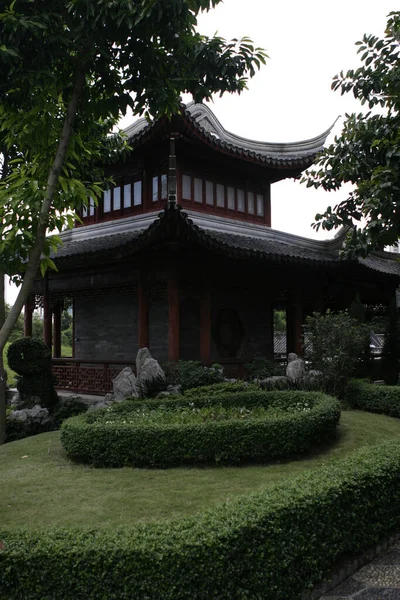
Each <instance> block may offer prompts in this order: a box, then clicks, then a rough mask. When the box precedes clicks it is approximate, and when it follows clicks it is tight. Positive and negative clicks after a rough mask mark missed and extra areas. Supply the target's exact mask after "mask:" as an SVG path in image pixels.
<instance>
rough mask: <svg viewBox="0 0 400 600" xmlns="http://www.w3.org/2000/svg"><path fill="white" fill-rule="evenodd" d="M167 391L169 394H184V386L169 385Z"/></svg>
mask: <svg viewBox="0 0 400 600" xmlns="http://www.w3.org/2000/svg"><path fill="white" fill-rule="evenodd" d="M167 392H168V393H169V394H182V388H181V386H180V385H168V386H167Z"/></svg>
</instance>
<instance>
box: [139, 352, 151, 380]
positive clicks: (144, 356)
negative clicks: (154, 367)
mask: <svg viewBox="0 0 400 600" xmlns="http://www.w3.org/2000/svg"><path fill="white" fill-rule="evenodd" d="M148 358H153V357H152V356H151V354H150V350H149V349H148V348H139V350H138V353H137V355H136V375H137V377H139V376H140V373H141V371H142V367H143V365H144V363H145V362H146V360H147V359H148Z"/></svg>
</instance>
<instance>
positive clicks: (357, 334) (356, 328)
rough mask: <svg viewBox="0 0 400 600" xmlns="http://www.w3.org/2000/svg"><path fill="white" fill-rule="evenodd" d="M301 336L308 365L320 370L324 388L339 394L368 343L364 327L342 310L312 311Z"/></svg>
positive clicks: (365, 327)
mask: <svg viewBox="0 0 400 600" xmlns="http://www.w3.org/2000/svg"><path fill="white" fill-rule="evenodd" d="M304 337H305V339H307V342H308V348H309V359H310V361H311V364H312V367H313V369H316V370H318V371H321V373H322V375H323V379H324V383H325V389H326V391H327V392H331V393H333V394H334V395H339V396H340V395H341V394H343V391H344V388H345V385H346V381H347V380H348V378H349V377H350V376H351V375H352V374H353V372H354V369H355V367H356V364H357V361H358V360H359V359H360V357H361V355H362V354H363V352H364V351H365V348H366V347H368V344H369V329H368V327H367V326H366V325H365V324H364V323H361V322H360V321H359V320H358V319H355V318H353V317H351V316H350V315H349V314H348V312H346V311H343V312H337V313H333V312H330V311H328V312H327V313H326V314H324V315H321V314H320V313H313V315H311V316H309V317H307V319H306V324H305V325H304Z"/></svg>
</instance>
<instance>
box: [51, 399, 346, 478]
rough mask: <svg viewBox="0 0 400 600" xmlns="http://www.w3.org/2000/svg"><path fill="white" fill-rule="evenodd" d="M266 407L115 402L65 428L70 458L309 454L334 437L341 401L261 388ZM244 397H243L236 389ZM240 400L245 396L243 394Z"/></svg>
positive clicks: (144, 462)
mask: <svg viewBox="0 0 400 600" xmlns="http://www.w3.org/2000/svg"><path fill="white" fill-rule="evenodd" d="M262 395H263V397H264V399H266V402H265V403H266V406H262V404H261V402H259V403H258V404H254V399H253V400H252V402H253V404H251V403H250V402H249V404H248V405H247V406H246V404H241V405H239V404H238V401H236V404H233V403H232V406H230V407H229V408H227V407H226V406H225V407H223V406H222V403H221V404H220V405H218V404H216V403H213V404H210V405H206V406H204V405H203V406H202V407H200V408H199V407H196V406H195V405H194V403H190V404H186V406H182V405H180V406H172V405H169V407H166V406H165V405H164V406H158V407H157V406H156V407H154V406H148V405H146V404H143V405H138V404H136V406H134V407H132V403H131V405H130V406H129V405H127V403H126V406H127V408H128V410H127V411H125V412H123V411H122V410H121V408H119V409H118V410H114V409H113V407H109V408H107V409H104V410H103V411H98V412H96V413H90V414H88V415H82V416H79V417H73V418H72V419H69V420H67V421H65V422H64V423H63V425H62V427H61V441H62V444H63V446H64V448H65V450H66V452H67V454H68V456H69V457H70V458H72V459H74V460H76V461H80V462H84V463H87V464H91V465H94V466H97V467H122V466H133V467H158V468H165V467H171V466H177V465H190V464H238V463H242V462H262V461H266V460H270V459H275V458H278V457H287V456H290V455H293V454H298V453H302V452H306V451H307V450H309V449H310V448H311V447H312V445H313V444H315V443H316V442H320V441H322V440H326V439H328V438H329V436H331V435H332V434H333V433H334V431H335V429H336V426H337V423H338V421H339V418H340V406H339V403H338V402H337V401H336V400H335V399H334V398H331V397H329V396H325V395H324V394H314V395H311V394H301V392H300V395H298V394H295V393H293V394H292V395H291V396H290V395H289V394H288V393H284V392H283V393H281V394H280V395H279V393H275V394H272V393H271V394H265V393H263V394H262ZM237 396H238V395H237ZM240 399H241V400H242V397H241V398H240Z"/></svg>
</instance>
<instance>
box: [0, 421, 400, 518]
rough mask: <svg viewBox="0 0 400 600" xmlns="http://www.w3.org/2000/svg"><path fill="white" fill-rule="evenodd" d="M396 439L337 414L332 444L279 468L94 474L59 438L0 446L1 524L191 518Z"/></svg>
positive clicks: (392, 428) (393, 428)
mask: <svg viewBox="0 0 400 600" xmlns="http://www.w3.org/2000/svg"><path fill="white" fill-rule="evenodd" d="M398 435H400V419H393V418H390V417H386V416H383V415H375V414H371V413H365V412H359V411H346V412H343V413H342V418H341V422H340V425H339V427H338V434H337V438H336V440H335V441H334V442H332V443H331V444H330V445H329V446H327V447H325V448H324V449H323V450H322V451H321V452H320V453H319V454H318V455H314V456H312V457H309V458H304V459H299V460H296V461H290V462H289V461H287V462H284V463H281V464H276V463H275V464H271V465H265V466H248V467H226V468H223V467H218V468H207V469H205V468H204V469H197V468H196V469H194V468H193V469H183V468H181V469H166V470H149V469H129V468H124V469H93V468H90V467H86V466H83V465H76V464H73V463H71V462H70V461H69V460H68V459H67V457H66V455H65V452H64V450H63V448H62V447H61V444H60V437H59V432H57V431H56V432H51V433H45V434H42V435H38V436H35V437H31V438H26V439H24V440H19V441H16V442H11V443H9V444H5V445H4V446H2V447H0V506H1V517H0V518H1V521H2V524H3V525H5V526H10V527H14V526H18V525H25V526H27V527H48V526H53V525H57V526H58V525H59V526H61V525H64V526H78V527H82V526H85V527H90V526H96V527H102V528H108V527H114V526H116V525H127V526H129V525H131V524H133V523H137V522H143V521H151V520H158V519H165V518H173V517H180V516H184V515H188V514H193V513H195V512H198V511H202V510H204V509H207V508H211V507H213V506H215V505H216V504H218V503H220V502H223V501H229V499H231V498H233V497H234V496H237V495H238V494H244V493H248V492H251V491H256V490H258V489H259V488H260V487H263V486H268V485H270V484H272V483H274V482H277V481H279V480H281V479H284V478H287V477H293V476H295V475H298V474H299V473H301V472H302V471H304V470H306V469H311V468H317V467H319V466H321V465H322V464H326V463H327V462H329V461H332V460H335V459H337V458H341V457H343V456H346V455H347V454H349V453H351V452H352V451H353V450H356V449H358V448H360V447H361V446H364V445H367V444H375V443H379V442H381V441H384V440H385V439H388V438H390V437H393V436H398Z"/></svg>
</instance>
